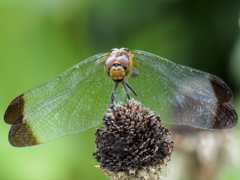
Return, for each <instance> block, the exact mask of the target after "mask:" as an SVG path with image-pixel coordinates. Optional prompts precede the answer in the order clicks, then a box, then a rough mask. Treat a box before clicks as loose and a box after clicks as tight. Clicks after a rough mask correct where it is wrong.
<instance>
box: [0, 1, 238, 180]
mask: <svg viewBox="0 0 240 180" xmlns="http://www.w3.org/2000/svg"><path fill="white" fill-rule="evenodd" d="M209 3H210V2H209ZM215 3H216V4H214V1H213V2H211V3H210V4H209V6H207V7H206V4H205V3H201V2H200V1H199V2H195V3H193V2H179V1H171V2H169V1H168V2H167V1H162V2H159V1H152V3H149V2H147V1H137V0H134V1H116V2H113V1H107V0H105V1H101V2H99V1H94V0H92V1H87V0H83V1H77V0H71V1H67V0H60V1H58V0H49V1H47V0H45V1H29V0H20V1H16V0H2V1H0V82H1V88H0V94H1V102H0V114H1V116H2V117H3V114H4V111H5V109H6V108H7V106H8V104H9V103H10V101H11V100H12V99H13V98H15V97H16V96H18V95H19V94H21V93H23V92H25V91H26V90H28V89H30V88H32V87H34V86H36V85H38V84H40V83H43V82H45V81H47V80H49V79H51V78H53V77H55V76H58V75H59V74H61V73H62V72H63V71H65V70H67V69H68V68H70V67H72V66H73V65H75V64H77V63H79V62H80V61H82V60H84V59H86V58H88V57H90V56H92V55H94V54H97V53H101V52H106V51H108V50H110V49H111V48H114V47H117V48H120V47H127V48H130V49H140V50H144V51H148V52H151V53H154V54H157V55H160V56H162V57H166V58H167V59H170V60H172V61H174V62H176V63H181V64H184V65H187V66H191V67H194V68H198V69H201V70H204V71H207V72H210V73H212V74H216V75H217V76H220V77H221V78H222V79H223V80H224V81H225V82H227V84H229V86H230V87H231V88H232V89H233V90H234V91H233V92H234V95H235V96H234V97H237V95H238V97H239V94H238V91H237V90H238V89H237V86H236V84H235V82H236V79H237V80H238V81H239V77H235V79H234V78H232V75H231V69H230V66H229V59H230V55H231V52H232V48H233V46H234V43H235V41H236V38H237V35H238V33H239V28H238V24H237V23H238V11H239V6H238V4H239V3H238V2H237V1H236V2H234V1H232V2H229V3H220V2H218V1H215ZM233 66H234V65H233ZM234 67H235V68H236V70H235V71H239V67H238V66H234ZM233 102H234V105H235V106H236V109H237V112H239V108H240V106H239V103H238V99H236V100H234V101H233ZM99 121H101V117H100V119H99ZM0 123H1V126H0V130H1V136H0V140H1V142H2V143H1V150H0V159H1V164H0V179H7V180H15V179H16V180H22V179H24V180H26V179H29V180H30V179H36V180H38V179H39V180H42V179H44V180H52V179H59V180H61V179H62V180H70V179H81V180H85V179H86V180H89V179H90V180H91V179H98V180H100V179H107V178H106V177H105V175H104V174H103V172H101V171H100V170H98V169H96V168H93V167H92V165H96V164H97V163H96V162H95V160H94V158H93V157H92V155H91V154H92V153H93V152H94V151H95V144H94V132H95V128H92V129H90V130H87V131H85V132H82V133H79V134H76V135H70V136H65V137H63V138H60V139H58V140H55V141H52V142H50V143H46V144H43V145H39V146H35V147H28V148H14V147H12V146H11V145H10V144H9V143H8V139H7V134H8V131H9V128H10V126H9V125H7V124H5V123H4V121H3V118H2V121H0ZM171 171H174V170H171ZM227 171H230V170H228V169H227V170H225V171H222V172H227ZM230 172H232V173H231V174H230V173H229V175H228V174H227V173H224V175H222V176H221V178H222V180H223V179H224V180H230V179H234V178H235V179H239V178H240V177H239V169H237V168H236V167H234V166H232V168H231V171H230ZM233 177H234V178H233Z"/></svg>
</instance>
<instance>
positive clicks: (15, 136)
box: [8, 123, 41, 147]
mask: <svg viewBox="0 0 240 180" xmlns="http://www.w3.org/2000/svg"><path fill="white" fill-rule="evenodd" d="M8 139H9V142H10V144H11V145H12V146H14V147H26V146H33V145H37V144H41V142H40V141H39V140H38V139H37V136H36V135H35V134H34V133H33V131H32V130H31V126H30V125H29V124H27V123H22V124H19V123H17V124H13V125H12V127H11V129H10V132H9V136H8Z"/></svg>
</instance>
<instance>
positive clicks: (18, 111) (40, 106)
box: [4, 48, 238, 147]
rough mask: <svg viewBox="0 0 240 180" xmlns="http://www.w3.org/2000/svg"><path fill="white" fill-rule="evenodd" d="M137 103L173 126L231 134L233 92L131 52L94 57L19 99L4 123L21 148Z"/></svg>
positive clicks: (221, 84)
mask: <svg viewBox="0 0 240 180" xmlns="http://www.w3.org/2000/svg"><path fill="white" fill-rule="evenodd" d="M130 98H136V99H137V100H138V101H140V102H141V103H142V104H143V105H144V106H145V107H148V108H150V109H151V110H153V111H154V112H155V113H157V114H160V116H161V120H162V121H163V122H165V123H168V124H174V125H187V126H191V127H195V128H200V129H208V130H213V129H229V128H232V127H234V126H235V125H236V124H237V121H238V117H237V113H236V111H235V109H234V107H233V105H232V104H231V103H230V101H231V100H232V92H231V90H230V89H229V87H228V86H227V85H226V84H225V83H224V82H223V81H222V80H221V79H220V78H218V77H216V76H214V75H212V74H209V73H206V72H203V71H200V70H196V69H193V68H190V67H186V66H182V65H179V64H176V63H173V62H171V61H169V60H167V59H165V58H162V57H160V56H157V55H154V54H151V53H148V52H144V51H140V50H129V49H127V48H120V49H117V48H114V49H112V50H110V51H109V52H107V53H101V54H97V55H94V56H92V57H90V58H88V59H86V60H84V61H82V62H80V63H78V64H77V65H75V66H73V67H71V68H70V69H68V70H67V71H65V72H63V73H62V74H60V75H59V76H57V77H55V78H53V79H50V80H49V81H47V82H45V83H43V84H40V85H38V86H36V87H35V88H33V89H30V90H28V91H26V92H25V93H23V94H21V95H19V96H18V97H16V98H15V99H14V100H13V101H12V102H11V103H10V105H9V106H8V108H7V110H6V112H5V115H4V120H5V122H6V123H8V124H11V125H12V126H11V128H10V132H9V142H10V144H11V145H13V146H15V147H25V146H32V145H37V144H42V143H46V142H49V141H52V140H54V139H57V138H59V137H62V136H64V135H68V134H74V133H78V132H81V131H84V130H87V129H89V128H92V127H94V126H97V125H99V124H100V123H101V120H100V119H101V118H102V117H103V116H104V114H105V113H106V111H107V108H108V107H109V106H110V105H112V104H116V103H118V102H126V101H127V100H128V99H130Z"/></svg>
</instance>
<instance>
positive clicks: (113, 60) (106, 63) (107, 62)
mask: <svg viewBox="0 0 240 180" xmlns="http://www.w3.org/2000/svg"><path fill="white" fill-rule="evenodd" d="M116 61H117V59H116V57H110V58H108V59H107V60H106V62H105V66H107V67H111V66H112V65H113V64H114V63H115V62H116Z"/></svg>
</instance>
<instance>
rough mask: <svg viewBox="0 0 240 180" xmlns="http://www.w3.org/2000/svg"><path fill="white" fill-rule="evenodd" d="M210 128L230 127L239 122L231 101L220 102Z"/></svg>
mask: <svg viewBox="0 0 240 180" xmlns="http://www.w3.org/2000/svg"><path fill="white" fill-rule="evenodd" d="M215 112H216V115H215V118H214V120H213V123H212V124H211V127H210V129H230V128H233V127H234V126H235V125H236V124H237V122H238V115H237V112H236V111H235V109H234V107H233V106H232V105H231V104H230V103H225V104H218V106H217V108H216V110H215Z"/></svg>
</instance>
